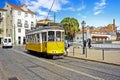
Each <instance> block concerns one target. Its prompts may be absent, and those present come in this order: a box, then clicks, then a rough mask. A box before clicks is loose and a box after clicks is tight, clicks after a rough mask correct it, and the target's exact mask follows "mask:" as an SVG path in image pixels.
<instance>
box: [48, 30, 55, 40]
mask: <svg viewBox="0 0 120 80" xmlns="http://www.w3.org/2000/svg"><path fill="white" fill-rule="evenodd" d="M48 41H54V31H49V32H48Z"/></svg>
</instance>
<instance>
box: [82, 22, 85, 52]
mask: <svg viewBox="0 0 120 80" xmlns="http://www.w3.org/2000/svg"><path fill="white" fill-rule="evenodd" d="M81 24H82V36H83V54H85V46H84V26H85V24H86V23H85V21H82V23H81Z"/></svg>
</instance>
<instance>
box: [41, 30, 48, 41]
mask: <svg viewBox="0 0 120 80" xmlns="http://www.w3.org/2000/svg"><path fill="white" fill-rule="evenodd" d="M46 36H47V34H46V32H42V41H47V38H46Z"/></svg>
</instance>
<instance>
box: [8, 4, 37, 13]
mask: <svg viewBox="0 0 120 80" xmlns="http://www.w3.org/2000/svg"><path fill="white" fill-rule="evenodd" d="M9 5H10V6H11V8H13V9H17V10H21V11H24V12H28V13H31V14H35V13H34V12H33V11H31V10H29V9H28V10H27V11H25V10H23V9H22V7H23V6H24V5H25V4H23V5H21V6H16V5H14V4H9Z"/></svg>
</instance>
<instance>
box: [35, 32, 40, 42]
mask: <svg viewBox="0 0 120 80" xmlns="http://www.w3.org/2000/svg"><path fill="white" fill-rule="evenodd" d="M36 36H37V42H40V36H39V33H37V34H36Z"/></svg>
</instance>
